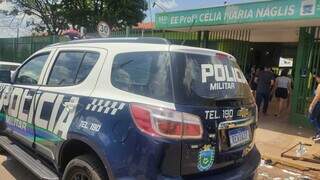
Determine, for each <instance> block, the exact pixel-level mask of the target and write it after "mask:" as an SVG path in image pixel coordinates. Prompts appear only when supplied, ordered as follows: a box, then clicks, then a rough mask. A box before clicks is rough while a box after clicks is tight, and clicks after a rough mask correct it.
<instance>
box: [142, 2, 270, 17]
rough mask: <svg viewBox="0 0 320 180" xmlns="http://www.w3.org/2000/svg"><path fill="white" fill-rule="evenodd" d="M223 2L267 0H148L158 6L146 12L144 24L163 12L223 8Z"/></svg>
mask: <svg viewBox="0 0 320 180" xmlns="http://www.w3.org/2000/svg"><path fill="white" fill-rule="evenodd" d="M147 1H149V0H147ZM225 1H227V3H228V4H239V3H248V2H258V1H267V0H150V1H149V2H151V3H150V4H153V2H156V3H157V4H158V5H157V6H155V7H152V6H151V8H149V10H148V11H147V12H146V14H147V18H146V19H145V22H150V20H151V18H150V17H152V21H154V15H155V14H156V13H160V12H163V11H166V12H170V11H179V10H187V9H199V8H207V7H215V6H223V5H224V2H225Z"/></svg>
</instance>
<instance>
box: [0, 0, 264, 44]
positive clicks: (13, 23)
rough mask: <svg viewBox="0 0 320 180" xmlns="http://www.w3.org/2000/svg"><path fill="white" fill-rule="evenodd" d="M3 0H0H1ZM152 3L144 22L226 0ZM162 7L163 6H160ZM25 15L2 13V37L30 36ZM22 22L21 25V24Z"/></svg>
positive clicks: (4, 6) (158, 0)
mask: <svg viewBox="0 0 320 180" xmlns="http://www.w3.org/2000/svg"><path fill="white" fill-rule="evenodd" d="M1 1H2V0H0V2H1ZM146 1H147V2H148V3H150V4H151V5H150V8H149V9H148V10H147V11H146V12H145V13H146V15H147V17H146V18H145V20H144V22H150V21H151V20H152V22H154V17H155V14H156V13H159V12H163V11H166V12H170V11H178V10H186V9H198V8H206V7H214V6H222V5H224V2H225V0H146ZM257 1H266V0H227V3H228V4H235V3H248V2H257ZM154 2H156V4H157V5H156V6H154V7H152V4H153V3H154ZM160 7H161V8H160ZM12 8H13V5H12V4H11V3H10V2H2V3H0V11H1V10H10V9H12ZM22 17H23V15H18V16H17V17H12V16H11V17H10V16H5V15H3V14H1V13H0V38H6V37H17V29H18V28H17V27H19V36H29V35H31V27H28V28H27V27H26V26H27V22H28V21H30V19H32V17H25V18H24V19H23V21H21V20H22ZM19 24H20V26H19Z"/></svg>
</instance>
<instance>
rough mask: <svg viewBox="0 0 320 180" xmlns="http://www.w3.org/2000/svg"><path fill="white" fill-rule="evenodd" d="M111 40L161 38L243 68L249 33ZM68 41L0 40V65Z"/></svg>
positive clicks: (137, 33) (156, 33) (143, 33)
mask: <svg viewBox="0 0 320 180" xmlns="http://www.w3.org/2000/svg"><path fill="white" fill-rule="evenodd" d="M110 36H111V37H162V38H166V39H168V40H170V42H171V43H173V44H179V45H180V44H183V45H188V46H194V47H207V48H211V49H217V50H221V51H224V52H228V53H230V54H232V55H234V56H235V57H236V58H237V59H238V61H239V64H240V66H241V67H242V68H243V69H245V68H246V60H247V52H248V48H249V37H250V31H247V30H238V31H237V30H226V31H219V32H208V31H202V32H174V31H163V30H136V29H127V30H125V31H114V32H111V35H110ZM61 41H68V39H67V38H66V37H58V36H47V37H21V38H19V39H17V38H5V39H0V61H11V62H22V61H24V60H25V59H26V58H27V57H28V56H30V55H31V54H32V53H34V52H35V51H37V50H39V49H41V48H43V47H45V46H47V45H49V44H53V43H57V42H61Z"/></svg>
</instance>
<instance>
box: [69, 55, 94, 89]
mask: <svg viewBox="0 0 320 180" xmlns="http://www.w3.org/2000/svg"><path fill="white" fill-rule="evenodd" d="M98 59H99V53H91V52H88V53H86V54H85V56H84V58H83V61H82V64H81V66H80V68H79V70H78V75H77V78H76V81H75V84H79V83H81V82H82V81H84V80H85V79H86V77H87V76H88V75H89V73H90V72H91V70H92V68H93V67H94V65H95V64H96V63H97V61H98Z"/></svg>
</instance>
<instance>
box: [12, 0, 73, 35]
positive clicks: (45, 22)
mask: <svg viewBox="0 0 320 180" xmlns="http://www.w3.org/2000/svg"><path fill="white" fill-rule="evenodd" d="M13 3H15V4H17V6H18V7H19V9H20V10H21V11H24V12H25V13H27V14H28V15H34V16H37V17H38V18H40V19H41V20H42V23H41V24H33V25H34V26H35V29H36V30H38V31H43V30H47V32H48V33H49V34H54V35H57V34H59V33H60V32H61V30H63V29H65V28H66V27H67V22H66V20H65V18H63V16H62V13H61V8H60V7H61V4H60V0H14V1H13Z"/></svg>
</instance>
